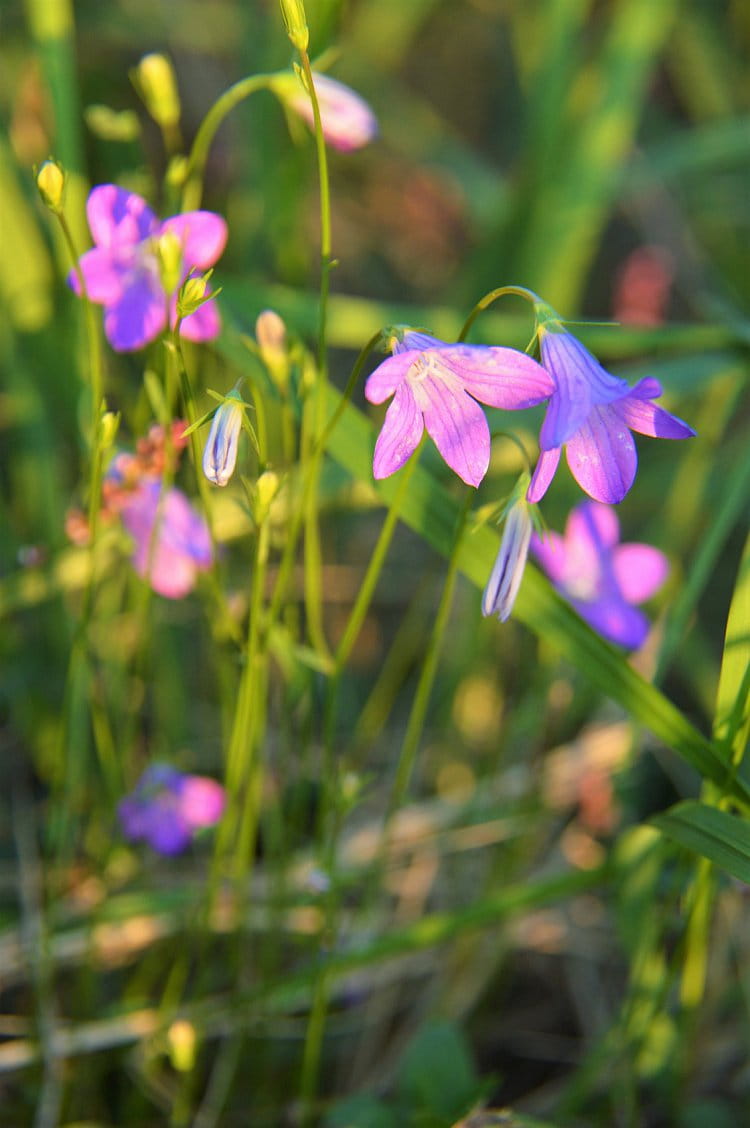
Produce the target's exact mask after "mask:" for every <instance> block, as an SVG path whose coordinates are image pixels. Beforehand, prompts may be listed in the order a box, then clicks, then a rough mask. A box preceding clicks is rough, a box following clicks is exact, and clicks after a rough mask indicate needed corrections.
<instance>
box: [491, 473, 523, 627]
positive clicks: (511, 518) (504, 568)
mask: <svg viewBox="0 0 750 1128" xmlns="http://www.w3.org/2000/svg"><path fill="white" fill-rule="evenodd" d="M529 480H530V478H529V475H528V474H522V475H521V477H520V478H519V480H518V482H517V484H516V487H515V489H514V491H513V496H512V498H511V502H510V504H509V506H508V509H507V511H506V517H505V528H504V530H503V539H502V541H501V542H500V550H499V552H498V554H497V559H496V561H495V564H494V567H493V569H492V572H491V574H490V578H489V580H488V581H487V586H486V588H485V589H484V594H483V596H482V614H483V615H485V616H487V615H497V617H498V619H499V620H500V622H501V623H504V622H505V621H506V619H508V618H510V613H511V611H512V610H513V604H514V603H515V601H516V596H517V595H518V589H519V588H520V586H521V580H522V579H523V573H524V569H525V568H526V558H527V556H528V554H529V542H530V540H531V534H532V531H533V522H532V519H531V510H532V506H531V505H530V504H529V503H528V502H527V501H526V490H527V489H528V485H529Z"/></svg>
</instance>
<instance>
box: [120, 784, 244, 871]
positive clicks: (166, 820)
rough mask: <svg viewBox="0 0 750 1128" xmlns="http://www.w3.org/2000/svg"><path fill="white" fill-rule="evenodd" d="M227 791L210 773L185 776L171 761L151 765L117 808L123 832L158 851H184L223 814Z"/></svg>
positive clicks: (160, 852) (165, 852) (162, 852)
mask: <svg viewBox="0 0 750 1128" xmlns="http://www.w3.org/2000/svg"><path fill="white" fill-rule="evenodd" d="M225 805H226V793H225V791H224V788H223V787H222V786H221V784H219V783H217V782H216V780H213V779H209V778H208V777H207V776H198V775H185V774H184V773H183V772H180V771H178V770H177V768H173V767H171V766H170V765H168V764H152V766H151V767H149V768H147V769H146V771H145V772H144V773H143V775H142V776H141V778H140V779H139V781H138V783H137V784H136V786H135V788H134V790H133V792H132V793H131V794H130V795H128V796H126V797H125V798H124V799H122V800H121V802H120V803H119V805H118V807H117V815H118V818H119V820H120V825H121V827H122V832H123V834H124V835H125V837H126V838H127V839H129V840H130V841H131V842H138V841H144V842H147V843H148V845H149V846H150V847H151V848H152V849H153V850H156V851H157V853H159V854H167V855H171V854H181V853H182V851H183V850H186V849H187V847H188V846H189V845H190V843H191V842H192V840H193V838H194V837H195V834H196V832H197V831H199V830H201V829H202V828H203V827H208V826H214V825H215V824H216V823H217V822H218V821H219V819H220V818H221V816H222V815H223V813H224V807H225Z"/></svg>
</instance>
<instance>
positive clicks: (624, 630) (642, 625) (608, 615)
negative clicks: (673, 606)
mask: <svg viewBox="0 0 750 1128" xmlns="http://www.w3.org/2000/svg"><path fill="white" fill-rule="evenodd" d="M571 605H572V606H573V607H574V608H575V609H576V611H577V612H578V614H579V615H580V616H581V618H582V619H584V620H585V621H586V622H587V623H588V624H589V626H590V627H592V628H593V629H594V630H595V631H596V632H597V634H600V635H601V636H602V638H605V639H607V640H608V641H609V642H615V643H617V644H618V645H619V646H624V647H626V648H627V649H628V650H635V649H637V648H638V647H639V646H641V645H642V644H643V642H644V641H645V639H646V635H647V634H648V629H649V622H648V619H647V618H646V616H645V615H644V614H643V612H642V611H638V610H637V608H635V607H631V606H630V605H629V604H627V603H625V602H624V601H623V600H619V599H612V598H606V599H601V600H599V601H597V602H596V603H581V602H579V601H578V600H571Z"/></svg>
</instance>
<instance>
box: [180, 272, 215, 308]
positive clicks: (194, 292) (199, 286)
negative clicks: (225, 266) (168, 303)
mask: <svg viewBox="0 0 750 1128" xmlns="http://www.w3.org/2000/svg"><path fill="white" fill-rule="evenodd" d="M212 274H213V270H207V271H206V273H205V274H192V275H191V276H190V278H187V279H186V280H185V282H183V284H182V286H181V287H180V292H179V294H178V295H177V313H178V314H179V316H180V317H189V316H190V314H191V313H195V311H196V310H197V309H198V308H199V307H200V306H202V305H203V303H204V302H207V301H208V300H209V298H215V297H216V295H217V294H218V293H219V292H220V291H219V290H214V291H213V293H212V292H211V291H209V289H208V280H209V278H210V277H211V275H212Z"/></svg>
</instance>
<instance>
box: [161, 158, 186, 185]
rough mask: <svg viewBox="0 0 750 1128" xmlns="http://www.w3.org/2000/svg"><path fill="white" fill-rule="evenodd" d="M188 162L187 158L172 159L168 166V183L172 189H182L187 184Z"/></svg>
mask: <svg viewBox="0 0 750 1128" xmlns="http://www.w3.org/2000/svg"><path fill="white" fill-rule="evenodd" d="M187 167H188V162H187V157H183V156H182V155H178V156H176V157H172V159H171V161H170V162H169V164H168V165H167V173H166V181H167V184H168V185H169V186H170V188H176V189H178V190H179V189H180V188H182V186H183V184H184V183H185V174H186V172H187Z"/></svg>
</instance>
